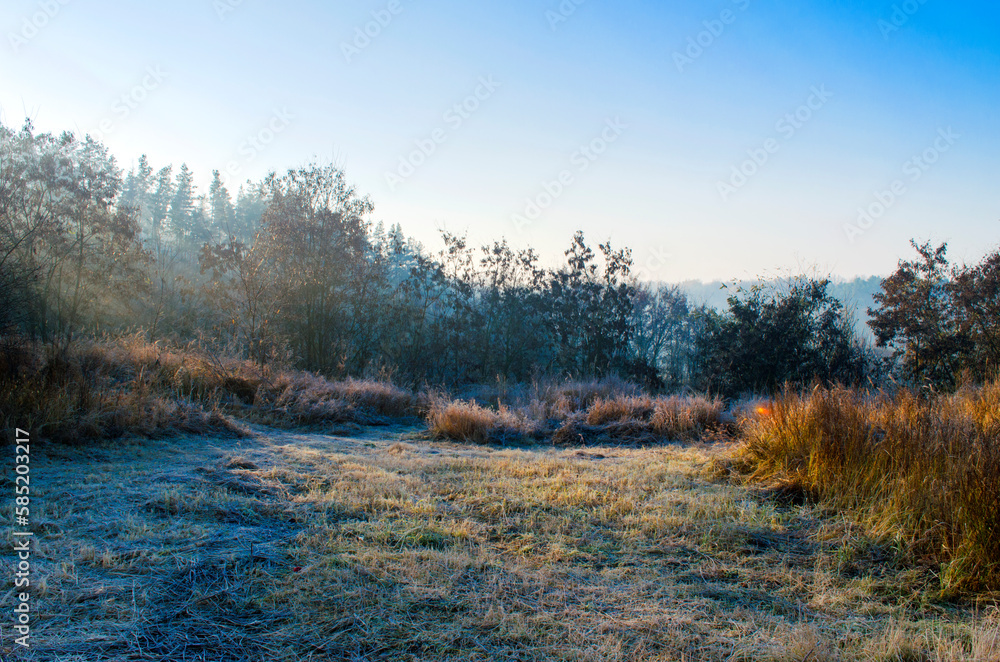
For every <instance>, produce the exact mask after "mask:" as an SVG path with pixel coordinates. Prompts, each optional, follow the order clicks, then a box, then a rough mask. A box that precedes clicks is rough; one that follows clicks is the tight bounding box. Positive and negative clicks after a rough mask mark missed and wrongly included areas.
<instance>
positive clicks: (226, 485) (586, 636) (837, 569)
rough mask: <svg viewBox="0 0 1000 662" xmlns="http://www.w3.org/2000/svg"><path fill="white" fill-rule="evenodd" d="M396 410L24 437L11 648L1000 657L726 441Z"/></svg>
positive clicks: (925, 590) (2, 554) (91, 653)
mask: <svg viewBox="0 0 1000 662" xmlns="http://www.w3.org/2000/svg"><path fill="white" fill-rule="evenodd" d="M414 432H416V430H415V429H414V430H412V431H411V432H409V433H408V434H407V435H406V436H401V434H400V431H396V430H393V429H391V428H389V429H384V428H383V429H382V431H380V432H377V433H373V434H369V435H362V436H361V437H355V438H338V437H325V436H321V435H315V434H295V433H291V432H278V431H270V432H268V434H267V435H266V436H259V437H252V438H247V439H241V440H236V441H233V440H211V439H209V440H206V439H204V438H188V437H181V438H178V439H171V440H166V441H146V442H143V443H142V445H128V444H122V443H117V444H115V445H110V444H107V445H100V444H99V445H94V446H91V447H89V449H86V452H84V451H85V449H70V450H67V451H65V454H64V456H56V455H52V456H49V457H44V458H42V457H40V458H39V462H38V464H36V465H34V466H33V469H34V473H33V480H34V479H35V478H36V477H37V481H38V486H37V489H38V503H39V511H38V513H37V519H36V520H35V523H36V527H37V531H38V538H37V543H38V545H37V548H36V550H35V552H34V558H35V564H36V569H35V574H34V576H33V577H34V579H35V580H36V582H35V584H34V585H33V590H34V592H35V593H34V599H35V604H36V608H37V611H36V613H37V614H38V620H37V622H36V623H35V627H34V629H33V633H34V634H33V636H34V639H33V648H32V651H30V652H29V653H28V654H27V655H25V656H22V658H23V659H26V660H30V661H32V662H34V661H41V660H45V661H46V662H78V661H82V660H87V661H88V662H102V661H110V660H132V659H134V660H140V659H170V660H198V659H203V660H234V661H235V660H241V661H249V662H257V661H260V662H263V661H264V660H268V661H269V662H270V661H276V662H291V661H292V660H509V659H518V660H552V659H561V660H601V661H602V662H603V661H605V660H607V661H615V660H743V661H747V662H749V661H751V660H775V661H777V660H789V661H790V660H806V659H808V660H848V661H849V660H882V661H885V662H888V661H890V660H927V661H938V660H940V661H942V662H943V661H945V660H960V661H968V662H972V661H973V660H977V661H979V660H992V659H996V657H997V655H998V654H1000V649H998V644H1000V629H998V628H1000V612H998V611H997V609H996V607H995V606H994V604H995V603H993V602H991V601H989V600H979V601H978V602H969V603H960V602H951V603H948V602H941V601H939V600H938V599H937V597H936V595H937V593H936V588H937V583H936V577H935V576H934V573H933V572H931V571H929V570H927V569H922V568H920V567H917V568H914V567H912V566H909V565H907V564H906V563H905V562H904V561H905V559H901V558H900V556H899V555H898V553H897V550H895V549H894V548H893V547H892V546H887V545H885V544H883V543H882V542H880V541H879V540H877V539H876V538H873V537H870V536H868V535H867V534H865V533H864V532H863V531H861V530H860V529H859V528H858V527H856V526H854V525H852V524H851V522H850V521H849V520H846V519H844V518H843V517H840V516H837V515H835V514H833V513H831V511H828V510H825V509H823V508H821V507H817V506H815V505H809V504H801V505H787V504H781V503H779V502H777V501H775V500H773V499H771V498H769V497H767V496H766V495H763V494H762V493H760V492H757V491H754V490H752V489H748V488H746V487H742V486H739V485H735V484H732V483H729V482H727V481H722V482H719V481H716V480H714V479H712V478H710V477H709V475H708V471H709V469H710V467H711V465H712V460H713V459H714V458H715V457H717V456H718V455H719V454H720V453H721V454H724V453H726V452H728V448H729V446H728V445H719V446H704V445H693V446H692V445H689V446H679V445H673V446H651V447H646V448H626V447H622V446H620V445H619V446H613V447H592V448H588V449H587V450H580V449H559V448H553V447H551V446H547V447H542V446H536V447H533V448H532V447H523V448H513V449H499V448H496V447H491V446H482V445H478V444H453V443H451V442H448V443H444V444H441V443H437V442H427V441H421V440H419V439H418V438H415V437H414V436H413V433H414ZM5 484H6V483H5ZM95 504H100V506H99V508H98V507H95ZM3 512H4V516H5V517H9V516H10V513H9V512H8V510H7V509H5V510H4V511H3ZM10 555H11V552H10V551H9V549H8V550H2V551H0V562H3V563H5V564H6V563H9V562H11V556H10ZM10 643H11V642H10V641H4V642H3V643H2V646H3V647H4V651H5V652H7V651H9V650H10V649H9V648H8V647H9V646H10Z"/></svg>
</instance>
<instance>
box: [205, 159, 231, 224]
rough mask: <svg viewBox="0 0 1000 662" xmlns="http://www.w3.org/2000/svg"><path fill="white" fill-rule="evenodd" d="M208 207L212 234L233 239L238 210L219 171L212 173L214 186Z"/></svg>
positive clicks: (211, 187) (209, 194) (210, 188)
mask: <svg viewBox="0 0 1000 662" xmlns="http://www.w3.org/2000/svg"><path fill="white" fill-rule="evenodd" d="M208 205H209V212H210V215H211V230H212V234H213V235H214V236H216V237H222V238H233V236H234V233H235V227H234V224H235V221H236V210H235V209H234V207H233V201H232V198H231V197H230V195H229V191H228V190H227V189H226V186H225V184H223V183H222V177H221V175H220V174H219V171H218V170H213V171H212V185H211V186H210V187H209V189H208Z"/></svg>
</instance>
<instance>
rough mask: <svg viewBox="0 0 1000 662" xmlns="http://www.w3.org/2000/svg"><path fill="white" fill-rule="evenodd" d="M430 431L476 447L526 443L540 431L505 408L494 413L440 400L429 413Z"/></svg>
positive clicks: (523, 418)
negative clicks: (526, 440)
mask: <svg viewBox="0 0 1000 662" xmlns="http://www.w3.org/2000/svg"><path fill="white" fill-rule="evenodd" d="M427 429H428V431H429V432H430V433H431V435H433V436H434V437H436V438H438V439H454V440H456V441H471V442H475V443H480V444H485V443H501V444H502V443H505V442H507V441H510V440H517V441H523V440H524V439H525V438H527V437H530V436H534V435H535V434H536V433H537V432H538V427H537V425H535V424H534V423H533V422H532V421H530V420H529V419H527V418H525V417H523V416H518V415H517V414H515V413H514V412H512V411H510V410H509V409H507V408H506V407H504V406H503V405H501V406H500V408H499V410H498V411H492V410H490V409H487V408H485V407H482V406H480V405H477V404H475V403H473V402H461V401H446V400H438V401H436V402H435V403H434V404H432V405H431V408H430V410H429V411H428V413H427Z"/></svg>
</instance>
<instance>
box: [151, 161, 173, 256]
mask: <svg viewBox="0 0 1000 662" xmlns="http://www.w3.org/2000/svg"><path fill="white" fill-rule="evenodd" d="M173 197H174V182H173V167H172V166H167V167H165V168H161V169H160V171H159V172H157V173H156V188H155V189H154V190H153V193H152V196H151V197H150V200H149V228H148V233H149V236H151V237H153V238H154V239H156V240H159V239H160V238H161V237H162V236H163V231H164V230H165V229H166V222H167V215H168V214H169V212H170V201H171V200H172V199H173Z"/></svg>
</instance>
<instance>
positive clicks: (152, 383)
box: [0, 333, 426, 443]
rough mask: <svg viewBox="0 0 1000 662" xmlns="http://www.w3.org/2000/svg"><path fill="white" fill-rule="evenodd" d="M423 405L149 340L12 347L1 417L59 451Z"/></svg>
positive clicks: (381, 419)
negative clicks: (56, 444) (103, 441)
mask: <svg viewBox="0 0 1000 662" xmlns="http://www.w3.org/2000/svg"><path fill="white" fill-rule="evenodd" d="M425 409H426V405H425V404H424V400H423V399H422V398H421V397H419V396H417V395H415V394H413V393H411V392H409V391H406V390H404V389H401V388H398V387H396V386H394V385H392V384H388V383H385V382H379V381H374V380H358V379H348V380H346V381H342V382H331V381H328V380H326V379H323V378H322V377H319V376H316V375H313V374H311V373H306V372H299V371H292V370H281V371H271V370H265V371H261V370H259V369H258V368H257V367H256V365H255V364H253V363H251V362H249V361H242V360H237V359H233V358H230V357H225V356H220V355H218V354H216V353H213V352H211V351H208V350H207V349H205V348H202V347H199V346H197V345H194V344H189V345H186V346H184V347H172V346H170V345H168V344H166V343H160V342H157V343H150V342H147V341H146V340H145V336H144V335H143V334H141V333H137V334H133V335H130V336H125V337H120V338H115V339H107V340H103V341H92V340H78V341H74V342H72V343H66V344H64V345H61V346H60V345H51V344H50V345H41V344H39V343H33V342H29V341H27V340H23V339H16V338H10V337H5V338H4V340H3V346H2V347H0V412H3V414H0V416H2V417H3V423H4V424H5V425H6V426H7V427H9V428H10V427H14V426H18V427H22V428H29V429H31V430H32V431H33V433H34V434H37V435H38V436H40V437H44V438H47V439H50V440H52V441H58V442H64V443H78V442H82V441H93V440H100V439H113V438H118V437H122V436H125V435H142V436H147V437H153V436H158V435H164V434H177V433H181V432H189V433H204V434H213V435H218V434H232V435H242V434H245V432H246V428H245V426H244V423H245V422H250V423H263V424H267V425H273V426H280V427H302V426H320V427H322V426H326V427H329V426H331V425H338V424H355V425H357V424H380V423H386V422H388V421H389V420H391V419H394V418H405V417H414V416H417V415H419V414H420V413H421V412H422V411H424V410H425Z"/></svg>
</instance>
